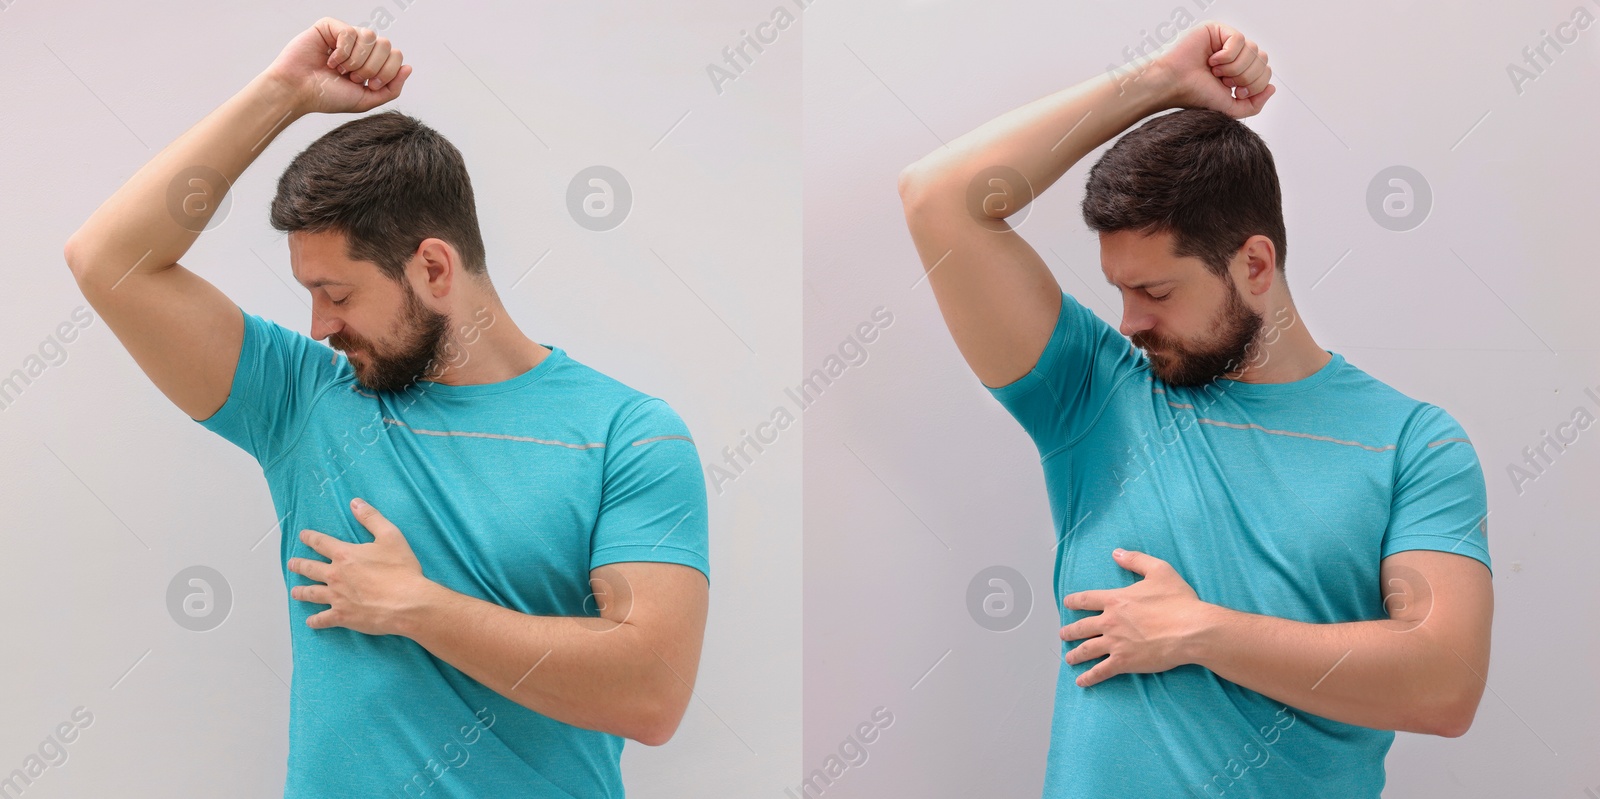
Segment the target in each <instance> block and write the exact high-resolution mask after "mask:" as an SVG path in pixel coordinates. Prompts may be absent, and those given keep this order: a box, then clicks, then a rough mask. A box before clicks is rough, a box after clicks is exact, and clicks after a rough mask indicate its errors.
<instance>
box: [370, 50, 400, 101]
mask: <svg viewBox="0 0 1600 799" xmlns="http://www.w3.org/2000/svg"><path fill="white" fill-rule="evenodd" d="M399 71H400V51H399V50H390V51H389V54H388V57H387V58H385V59H384V61H383V68H382V69H380V70H378V72H377V74H375V75H373V76H372V78H371V79H369V80H368V81H367V88H369V89H371V90H373V91H377V90H379V89H382V88H383V86H384V84H386V83H388V82H389V81H391V80H394V76H395V73H397V72H399Z"/></svg>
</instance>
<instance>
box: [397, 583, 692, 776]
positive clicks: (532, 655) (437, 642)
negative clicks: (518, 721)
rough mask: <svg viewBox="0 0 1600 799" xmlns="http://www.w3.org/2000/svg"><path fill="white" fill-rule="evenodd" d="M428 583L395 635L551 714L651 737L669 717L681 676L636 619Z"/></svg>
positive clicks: (662, 734) (660, 734)
mask: <svg viewBox="0 0 1600 799" xmlns="http://www.w3.org/2000/svg"><path fill="white" fill-rule="evenodd" d="M430 586H431V587H429V588H428V589H427V590H426V591H425V592H424V593H423V597H424V598H423V599H422V601H421V602H420V603H419V605H418V607H416V608H415V609H413V610H411V611H409V612H407V613H406V614H405V616H404V618H403V620H401V621H400V622H399V627H400V634H402V635H405V636H406V637H408V638H410V639H412V640H414V641H416V642H417V643H418V644H420V645H422V647H423V648H425V649H427V650H428V651H429V652H432V653H433V654H434V656H436V657H438V658H439V659H441V660H443V661H445V662H447V663H449V664H450V665H452V666H455V667H456V668H458V669H460V670H461V671H462V672H464V673H466V674H467V676H469V677H472V678H473V679H475V680H477V681H478V682H480V683H483V684H484V685H486V686H488V687H489V688H490V689H492V690H494V691H495V692H497V693H499V694H501V695H503V696H505V697H507V698H509V699H511V700H512V701H514V702H517V703H518V704H520V705H522V706H524V707H527V708H529V709H530V710H534V711H537V712H539V713H542V714H544V715H546V716H549V717H551V718H554V719H556V720H558V721H562V722H565V723H567V724H571V725H573V726H577V727H583V728H585V729H592V730H601V731H604V732H609V733H611V734H613V735H619V736H622V737H625V738H632V739H634V740H637V741H640V742H642V743H646V744H651V745H655V744H659V743H664V742H665V741H666V740H667V738H669V737H670V736H671V733H672V730H673V729H674V728H675V727H676V726H677V720H678V719H679V718H680V717H681V715H682V712H683V708H684V704H685V703H686V696H687V694H688V691H689V685H688V684H685V683H684V682H683V681H682V679H680V677H679V675H678V674H677V673H676V672H675V671H674V670H673V669H672V668H670V667H669V666H668V664H667V663H666V661H664V660H662V659H661V657H660V656H659V655H658V654H657V652H656V650H655V649H654V648H653V647H652V646H651V644H650V642H649V640H648V639H646V637H645V636H644V635H643V633H642V631H641V630H640V629H639V628H638V627H636V626H634V625H632V624H629V623H627V622H621V623H618V622H613V621H609V620H606V619H603V618H599V617H586V616H585V617H570V616H531V615H528V614H525V613H520V612H518V611H515V610H511V609H509V608H504V607H501V606H499V605H495V604H492V603H489V602H485V601H482V600H479V599H475V598H473V597H469V596H466V595H464V594H460V593H457V592H455V591H451V590H449V589H447V588H444V587H442V586H438V585H437V584H430ZM692 674H693V671H692V670H691V671H690V675H691V676H692Z"/></svg>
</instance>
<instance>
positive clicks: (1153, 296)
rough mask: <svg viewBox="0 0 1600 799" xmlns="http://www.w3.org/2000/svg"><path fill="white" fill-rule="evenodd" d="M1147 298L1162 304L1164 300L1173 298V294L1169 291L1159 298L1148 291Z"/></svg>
mask: <svg viewBox="0 0 1600 799" xmlns="http://www.w3.org/2000/svg"><path fill="white" fill-rule="evenodd" d="M1145 296H1147V297H1149V298H1150V299H1152V300H1155V301H1156V302H1161V301H1162V300H1164V299H1166V298H1168V297H1171V296H1172V292H1170V291H1169V292H1167V293H1166V294H1163V295H1161V296H1159V297H1157V296H1156V295H1154V294H1151V293H1150V292H1148V291H1147V292H1145Z"/></svg>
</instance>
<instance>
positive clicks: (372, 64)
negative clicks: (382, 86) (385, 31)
mask: <svg viewBox="0 0 1600 799" xmlns="http://www.w3.org/2000/svg"><path fill="white" fill-rule="evenodd" d="M374 35H376V34H374ZM358 52H359V51H358ZM388 62H389V40H388V39H377V40H375V41H374V42H373V43H372V47H371V49H369V50H368V51H367V53H366V54H365V55H363V56H362V58H361V64H360V66H357V67H355V68H354V69H351V70H350V80H353V81H355V82H356V83H365V82H366V81H367V79H368V78H371V77H373V76H375V75H377V74H378V73H379V72H382V71H383V68H384V66H385V65H386V64H387V63H388Z"/></svg>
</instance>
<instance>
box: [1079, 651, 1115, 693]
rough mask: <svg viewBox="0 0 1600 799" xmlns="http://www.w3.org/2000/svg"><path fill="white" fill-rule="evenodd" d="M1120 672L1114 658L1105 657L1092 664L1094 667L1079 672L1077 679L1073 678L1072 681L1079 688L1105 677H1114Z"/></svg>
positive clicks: (1086, 686)
mask: <svg viewBox="0 0 1600 799" xmlns="http://www.w3.org/2000/svg"><path fill="white" fill-rule="evenodd" d="M1121 673H1122V670H1121V669H1119V668H1118V667H1117V664H1116V661H1115V659H1114V658H1111V657H1107V658H1106V659H1105V660H1102V661H1100V662H1099V663H1096V664H1094V668H1092V669H1089V670H1088V671H1086V672H1084V673H1082V674H1079V675H1078V679H1076V680H1074V682H1076V683H1077V684H1078V687H1079V688H1088V687H1089V686H1091V685H1094V684H1095V683H1097V682H1100V681H1101V680H1104V679H1106V678H1107V677H1115V676H1116V675H1118V674H1121Z"/></svg>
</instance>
